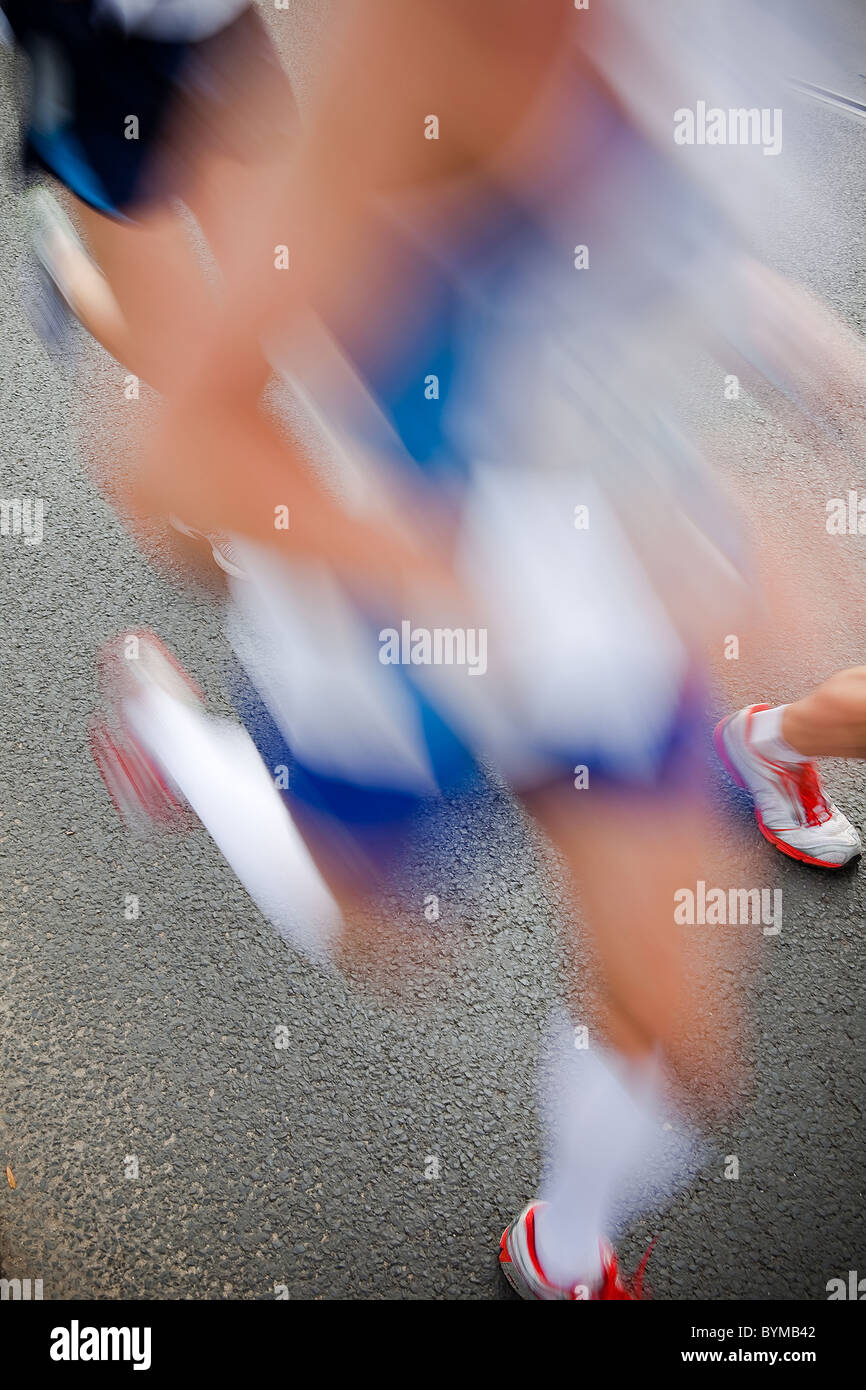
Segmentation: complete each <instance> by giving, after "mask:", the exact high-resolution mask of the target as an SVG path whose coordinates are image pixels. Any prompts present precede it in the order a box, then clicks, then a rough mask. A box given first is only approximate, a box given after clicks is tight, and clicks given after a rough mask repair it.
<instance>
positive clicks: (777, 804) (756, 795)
mask: <svg viewBox="0 0 866 1390" xmlns="http://www.w3.org/2000/svg"><path fill="white" fill-rule="evenodd" d="M769 708H770V706H769V705H748V706H746V708H745V709H741V710H739V711H738V712H737V713H736V714H731V715H728V717H727V719H722V720H721V721H720V722H719V723H718V724H717V725H716V731H715V734H714V735H713V742H714V743H715V746H716V752H717V753H718V755H719V757H720V758H721V760H722V762H723V763H724V765H725V767H726V768H727V770H728V772H729V773H730V774H731V776H732V777H733V779H734V781H735V782H736V784H737V786H738V787H743V788H744V790H745V791H747V792H749V793H750V795H751V797H752V799H753V801H754V803H755V819H756V820H757V822H758V829H759V830H760V832H761V834H762V835H763V836H765V837H766V839H768V840H769V841H770V844H771V845H775V846H776V849H780V850H781V851H782V853H783V854H788V855H790V856H791V858H792V859H799V860H800V861H801V863H803V864H818V865H820V866H821V867H822V868H825V869H840V868H841V867H842V865H843V864H847V863H848V862H849V861H850V860H851V859H854V858H855V857H856V856H857V855H858V854H860V853H861V851H862V848H863V846H862V845H861V843H860V836H859V835H858V834H857V831H856V830H855V829H854V826H853V825H852V824H851V822H850V821H849V820H848V818H847V816H843V814H842V812H841V811H840V810H839V808H838V806H834V804H833V802H832V801H831V800H830V798H829V797H828V796H827V794H826V792H825V791H824V786H823V783H822V781H821V778H820V776H819V775H818V769H817V767H816V766H815V764H814V763H813V762H799V763H784V762H777V761H775V760H772V761H771V759H769V758H765V757H764V755H763V753H759V752H758V751H757V749H756V748H754V747H753V746H752V742H751V737H750V733H751V726H752V718H753V716H754V715H756V714H757V713H758V711H759V710H764V709H769Z"/></svg>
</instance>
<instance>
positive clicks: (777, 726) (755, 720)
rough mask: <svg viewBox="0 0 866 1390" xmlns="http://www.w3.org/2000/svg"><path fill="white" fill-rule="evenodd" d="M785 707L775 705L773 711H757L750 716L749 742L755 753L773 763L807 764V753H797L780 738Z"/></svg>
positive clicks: (808, 760) (808, 759)
mask: <svg viewBox="0 0 866 1390" xmlns="http://www.w3.org/2000/svg"><path fill="white" fill-rule="evenodd" d="M787 708H788V706H787V705H777V706H776V708H775V709H762V710H758V713H757V714H753V715H752V724H751V729H750V732H749V742H750V743H751V746H752V747H753V748H754V749H755V751H756V752H757V753H760V754H762V756H763V757H765V758H769V759H770V761H771V762H774V763H808V762H810V761H811V759H810V758H809V755H808V753H798V752H797V750H796V748H792V747H791V745H790V743H788V741H787V740H786V739H784V738H783V737H782V715H783V714H784V713H785V710H786V709H787Z"/></svg>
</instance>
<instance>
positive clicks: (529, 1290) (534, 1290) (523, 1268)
mask: <svg viewBox="0 0 866 1390" xmlns="http://www.w3.org/2000/svg"><path fill="white" fill-rule="evenodd" d="M542 1205H543V1203H541V1202H530V1203H529V1205H528V1206H527V1207H524V1209H523V1211H522V1212H521V1213H520V1215H519V1216H517V1217H515V1219H514V1220H513V1221H512V1222H511V1224H510V1226H506V1228H505V1230H504V1231H503V1232H502V1239H501V1240H500V1242H499V1265H500V1268H501V1270H502V1273H503V1274H504V1275H505V1277H506V1279H507V1280H508V1282H509V1284H510V1285H511V1287H512V1288H513V1289H514V1290H515V1292H516V1293H518V1294H519V1295H520V1297H521V1298H526V1299H541V1300H543V1301H544V1302H554V1301H557V1300H564V1301H566V1302H570V1303H574V1302H581V1301H585V1300H586V1301H607V1300H614V1299H622V1300H633V1299H639V1298H640V1297H641V1294H642V1286H643V1274H644V1269H645V1267H646V1262H647V1260H648V1259H649V1254H650V1251H647V1253H646V1255H645V1256H644V1258H643V1260H642V1261H641V1266H640V1269H639V1270H638V1273H637V1277H636V1279H635V1282H634V1287H633V1288H631V1289H629V1288H628V1287H627V1286H626V1285H625V1284H624V1283H623V1280H622V1278H621V1276H620V1272H619V1264H618V1261H617V1258H616V1255H615V1253H614V1251H613V1250H612V1248H611V1247H610V1246H609V1245H608V1244H607V1242H606V1241H603V1240H601V1241H599V1253H600V1255H601V1266H602V1276H601V1279H600V1280H599V1282H598V1283H597V1284H595V1285H593V1286H592V1287H590V1286H589V1285H588V1284H572V1285H571V1287H570V1288H560V1287H559V1285H557V1284H551V1282H550V1280H549V1279H548V1278H547V1276H546V1275H545V1273H544V1270H543V1269H542V1268H541V1263H540V1261H539V1258H538V1255H537V1253H536V1250H535V1213H536V1211H537V1210H538V1208H539V1207H540V1206H542ZM651 1249H652V1246H650V1250H651Z"/></svg>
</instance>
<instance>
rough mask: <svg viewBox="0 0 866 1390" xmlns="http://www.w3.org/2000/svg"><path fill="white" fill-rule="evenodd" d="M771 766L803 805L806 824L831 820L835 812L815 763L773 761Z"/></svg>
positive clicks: (818, 823)
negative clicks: (830, 804)
mask: <svg viewBox="0 0 866 1390" xmlns="http://www.w3.org/2000/svg"><path fill="white" fill-rule="evenodd" d="M771 766H772V767H773V769H774V770H775V771H776V772H777V773H778V775H779V777H780V778H781V779H782V781H783V782H784V783H785V784H786V787H787V789H788V791H789V792H790V793H791V794H792V796H793V797H794V798H795V799H796V800H797V801H798V802H799V804H800V806H801V807H802V809H803V812H804V814H805V817H806V820H805V824H806V825H810V826H814V825H823V824H824V822H825V821H828V820H830V818H831V817H832V815H833V812H832V811H831V810H830V807H829V806H828V804H827V798H826V797H825V795H824V793H823V792H822V790H821V783H820V781H819V780H818V769H817V768H816V766H815V764H814V763H794V764H791V765H784V764H782V763H772V764H771Z"/></svg>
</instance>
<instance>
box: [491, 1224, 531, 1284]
mask: <svg viewBox="0 0 866 1390" xmlns="http://www.w3.org/2000/svg"><path fill="white" fill-rule="evenodd" d="M513 1224H514V1223H513V1222H512V1225H513ZM510 1231H511V1226H506V1227H505V1230H504V1231H503V1232H502V1239H501V1240H500V1242H499V1268H500V1269H501V1270H502V1273H503V1275H504V1276H505V1278H506V1279H507V1281H508V1283H509V1284H510V1285H511V1287H512V1288H513V1290H514V1292H515V1293H516V1294H517V1295H518V1297H519V1298H522V1299H525V1300H528V1301H532V1302H537V1300H536V1299H535V1297H534V1295H533V1294H532V1293H531V1292H530V1290H529V1288H528V1286H527V1284H526V1282H525V1280H524V1279H523V1277H522V1275H520V1274H519V1273H518V1271H517V1269H516V1268H515V1265H514V1261H513V1260H512V1258H511V1255H510V1253H509V1250H508V1236H509V1233H510Z"/></svg>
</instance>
